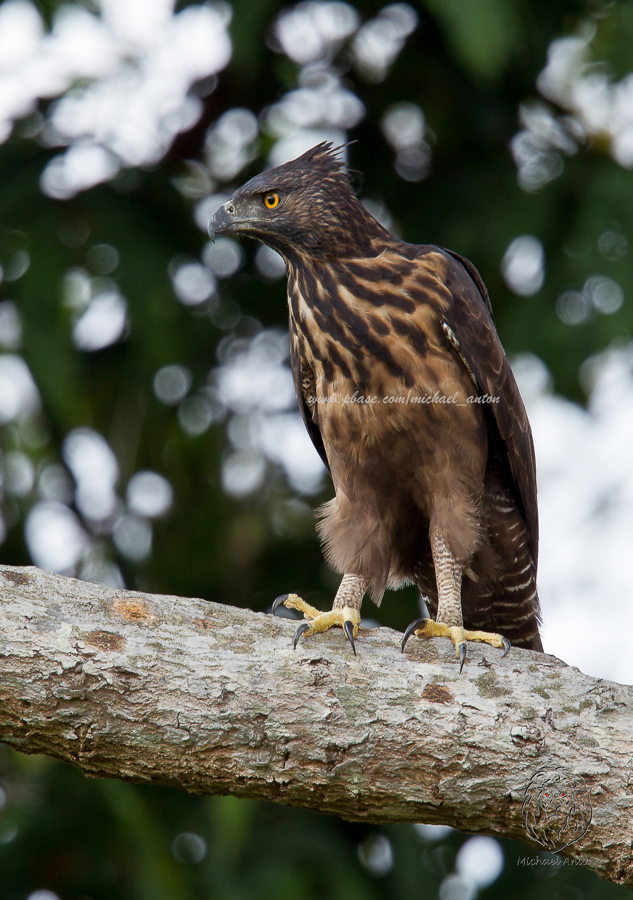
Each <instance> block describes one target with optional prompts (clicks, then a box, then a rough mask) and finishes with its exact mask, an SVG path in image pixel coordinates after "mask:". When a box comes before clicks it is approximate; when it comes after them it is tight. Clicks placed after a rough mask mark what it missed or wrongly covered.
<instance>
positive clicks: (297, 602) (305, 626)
mask: <svg viewBox="0 0 633 900" xmlns="http://www.w3.org/2000/svg"><path fill="white" fill-rule="evenodd" d="M282 604H283V605H284V606H285V607H287V608H288V609H298V610H299V612H302V613H303V615H304V616H305V618H306V619H307V620H308V621H307V622H302V623H301V625H299V627H298V628H297V631H296V633H295V637H294V641H293V647H294V648H295V649H296V647H297V642H298V640H299V638H300V637H301V636H303V637H310V635H312V634H318V633H319V632H321V631H327V630H328V629H330V628H332V627H333V626H334V625H338V626H339V627H340V628H342V629H343V631H344V632H345V634H346V635H347V639H348V641H349V642H350V644H351V645H352V650H353V651H354V656H356V646H355V645H354V638H355V637H356V635H357V634H358V626H359V625H360V612H359V611H358V610H357V609H353V608H352V607H351V606H343V607H340V608H338V607H337V608H335V609H331V610H330V611H329V612H320V611H319V610H318V609H315V608H314V606H310V604H309V603H306V602H305V600H302V599H301V597H298V596H297V595H296V594H282V595H281V597H277V599H276V600H275V602H274V603H273V613H275V612H276V610H277V608H278V607H279V606H281V605H282Z"/></svg>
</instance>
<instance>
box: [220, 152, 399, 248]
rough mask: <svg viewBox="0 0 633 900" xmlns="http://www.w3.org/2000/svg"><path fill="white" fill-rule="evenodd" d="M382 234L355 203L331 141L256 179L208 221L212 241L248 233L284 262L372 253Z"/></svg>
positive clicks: (263, 173)
mask: <svg viewBox="0 0 633 900" xmlns="http://www.w3.org/2000/svg"><path fill="white" fill-rule="evenodd" d="M361 225H362V226H363V227H361ZM379 232H382V234H384V231H383V229H382V226H381V225H379V224H378V222H377V221H376V220H375V219H374V218H373V216H371V215H370V214H369V213H368V212H367V211H366V210H365V208H364V207H363V206H362V204H361V203H359V201H358V200H357V199H356V197H355V195H354V192H353V191H352V188H351V185H350V182H349V177H348V175H347V172H346V170H345V167H344V163H343V162H342V161H341V159H340V158H339V157H338V156H337V155H336V150H333V149H332V145H331V144H329V143H322V144H317V146H316V147H312V149H311V150H308V151H307V153H304V154H303V155H302V156H299V157H298V158H297V159H293V160H292V161H291V162H287V163H284V164H283V165H281V166H277V167H276V168H274V169H269V170H268V171H267V172H262V173H261V175H257V176H255V178H252V179H251V180H250V181H248V182H247V183H246V184H245V185H243V186H242V187H241V188H239V189H238V190H237V191H235V193H234V194H233V196H232V197H230V199H229V200H227V201H226V203H225V204H224V205H223V206H221V207H220V208H219V209H218V210H216V212H215V213H214V215H213V216H212V218H211V220H210V222H209V236H210V237H211V239H212V240H213V239H214V238H215V236H216V235H220V234H236V235H246V236H248V237H252V238H256V239H257V240H259V241H262V242H263V243H264V244H268V246H270V247H272V248H273V249H274V250H277V251H278V252H279V253H281V255H282V256H283V257H284V258H286V259H293V258H294V257H296V256H297V255H298V256H308V257H312V258H314V259H328V258H334V257H342V256H366V255H371V239H372V238H373V237H375V236H377V234H378V233H379Z"/></svg>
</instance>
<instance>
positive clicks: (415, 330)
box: [209, 143, 543, 666]
mask: <svg viewBox="0 0 633 900" xmlns="http://www.w3.org/2000/svg"><path fill="white" fill-rule="evenodd" d="M209 233H210V235H211V237H212V238H213V237H214V236H215V235H217V234H236V235H247V236H248V237H253V238H256V239H257V240H259V241H262V242H263V243H265V244H268V246H269V247H272V248H273V249H274V250H276V251H277V252H278V253H280V254H281V256H282V257H283V258H284V260H285V262H286V268H287V274H288V303H289V311H290V360H291V365H292V372H293V376H294V383H295V388H296V391H297V398H298V401H299V408H300V410H301V414H302V416H303V419H304V422H305V424H306V428H307V429H308V433H309V435H310V437H311V439H312V442H313V444H314V446H315V447H316V449H317V451H318V452H319V454H320V456H321V458H322V460H323V462H324V463H325V465H326V466H327V468H328V470H329V472H330V474H331V476H332V481H333V482H334V489H335V494H336V495H335V497H334V499H333V500H331V501H330V502H329V503H326V504H325V505H324V506H323V507H322V508H321V509H320V511H319V513H320V523H319V526H318V529H319V533H320V535H321V537H322V539H323V543H324V546H325V554H326V556H327V559H328V561H329V562H330V563H331V565H332V566H333V567H334V568H335V569H336V570H337V571H338V572H340V573H342V575H343V579H342V581H341V584H340V587H339V589H338V592H337V594H336V597H335V600H334V605H333V608H332V610H331V611H330V612H326V613H321V612H319V610H317V609H315V608H314V607H312V606H309V605H308V604H307V603H305V602H304V601H303V600H302V599H301V598H300V597H298V596H297V595H296V594H284V595H283V596H282V597H279V598H277V601H276V602H275V605H274V609H276V608H277V606H278V605H279V603H284V604H285V605H286V606H287V607H292V608H294V609H298V610H300V611H301V612H303V614H304V617H305V620H304V621H303V622H302V623H301V624H300V626H299V628H298V629H297V634H296V636H295V646H296V643H297V640H298V639H299V637H300V636H301V635H304V636H306V637H307V636H309V635H312V634H314V633H316V632H321V631H325V630H327V629H328V628H330V627H332V625H339V626H342V627H343V628H344V630H345V632H346V634H347V636H348V638H349V640H350V643H351V645H352V648H353V649H354V652H356V650H355V646H354V638H355V637H356V636H357V632H358V626H359V623H360V608H361V603H362V600H363V597H364V595H365V592H366V591H369V592H370V594H371V597H372V599H373V600H374V601H375V602H376V603H377V604H380V601H381V600H382V596H383V593H384V591H385V588H386V587H391V588H397V587H400V586H402V585H404V584H408V583H411V582H414V583H415V584H416V585H417V586H418V588H419V590H420V592H421V594H422V596H423V597H424V598H425V600H426V603H427V605H428V608H429V610H430V612H431V614H432V615H433V617H434V618H433V619H429V618H424V619H416V621H415V622H412V623H411V625H410V626H409V628H408V629H407V631H406V632H405V636H404V640H403V649H404V645H405V643H406V641H407V639H408V637H409V636H410V635H411V634H412V633H414V634H416V635H418V636H419V637H433V636H447V637H449V638H450V639H451V640H452V641H453V644H454V645H455V648H456V651H457V655H458V657H459V658H460V661H461V665H462V666H463V662H464V659H465V656H466V642H467V641H485V642H487V643H489V644H492V645H493V646H495V647H499V648H503V649H504V651H505V652H506V653H507V651H508V650H509V648H510V642H512V643H514V644H516V645H518V646H522V647H529V648H531V649H533V650H542V649H543V648H542V645H541V640H540V637H539V629H538V625H539V603H538V596H537V591H536V564H537V545H538V515H537V505H536V474H535V462H534V448H533V444H532V434H531V431H530V425H529V422H528V419H527V415H526V412H525V408H524V406H523V403H522V400H521V397H520V394H519V390H518V388H517V385H516V382H515V380H514V377H513V374H512V370H511V368H510V365H509V363H508V360H507V358H506V356H505V353H504V351H503V348H502V346H501V343H500V341H499V337H498V335H497V332H496V329H495V325H494V321H493V316H492V308H491V306H490V300H489V299H488V294H487V291H486V288H485V286H484V284H483V282H482V280H481V278H480V276H479V274H478V272H477V271H476V269H475V267H474V266H473V265H472V264H471V263H470V262H468V260H466V259H463V258H462V257H461V256H459V255H458V254H457V253H453V252H452V251H450V250H443V249H440V248H439V247H435V246H432V245H416V244H407V243H405V242H404V241H401V240H399V239H398V238H395V237H394V236H393V235H392V234H390V233H389V231H387V230H386V229H385V228H384V227H383V226H382V225H381V224H380V223H379V222H378V221H377V220H376V219H375V218H374V217H373V216H372V215H371V214H370V213H369V212H368V211H367V210H366V209H365V207H364V206H363V205H362V204H361V203H360V202H359V201H358V199H357V198H356V196H355V194H354V192H353V190H352V188H351V185H350V181H349V177H348V174H347V172H346V170H345V167H344V164H343V163H342V161H341V160H340V159H339V157H338V156H337V151H336V150H333V149H332V146H331V144H328V143H322V144H319V145H318V146H316V147H313V148H312V149H311V150H309V151H308V152H307V153H304V154H303V155H302V156H300V157H299V158H298V159H295V160H293V161H292V162H288V163H285V164H284V165H281V166H278V167H277V168H274V169H270V170H269V171H267V172H264V173H262V174H261V175H258V176H256V177H255V178H253V179H252V180H251V181H249V182H248V183H247V184H245V185H244V186H243V187H241V188H239V190H237V191H236V192H235V193H234V194H233V196H232V197H231V198H230V199H229V200H228V201H227V202H226V203H225V204H224V205H223V206H221V207H220V208H219V209H218V210H217V212H216V213H215V214H214V216H213V217H212V219H211V221H210V223H209Z"/></svg>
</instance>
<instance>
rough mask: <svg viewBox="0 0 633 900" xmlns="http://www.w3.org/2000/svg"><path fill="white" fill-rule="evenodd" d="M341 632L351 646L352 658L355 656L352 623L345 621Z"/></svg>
mask: <svg viewBox="0 0 633 900" xmlns="http://www.w3.org/2000/svg"><path fill="white" fill-rule="evenodd" d="M343 631H344V632H345V634H346V635H347V640H348V641H349V642H350V644H351V645H352V650H353V651H354V656H356V647H355V645H354V625H353V623H352V622H350V620H349V619H345V621H344V622H343Z"/></svg>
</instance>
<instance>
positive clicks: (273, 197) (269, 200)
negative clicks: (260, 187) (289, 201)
mask: <svg viewBox="0 0 633 900" xmlns="http://www.w3.org/2000/svg"><path fill="white" fill-rule="evenodd" d="M278 204H279V194H266V196H265V197H264V206H265V207H266V209H274V208H275V207H276V206H278Z"/></svg>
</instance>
